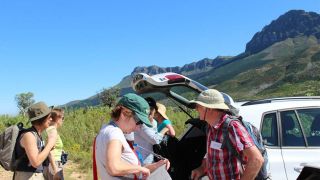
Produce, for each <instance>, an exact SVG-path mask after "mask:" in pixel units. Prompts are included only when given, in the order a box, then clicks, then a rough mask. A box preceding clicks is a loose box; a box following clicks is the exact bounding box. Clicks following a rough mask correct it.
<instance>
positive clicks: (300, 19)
mask: <svg viewBox="0 0 320 180" xmlns="http://www.w3.org/2000/svg"><path fill="white" fill-rule="evenodd" d="M310 35H314V36H315V37H317V38H318V39H320V15H319V14H317V13H315V12H305V11H304V10H290V11H288V12H286V13H285V14H283V15H281V16H279V18H277V19H276V20H273V21H272V22H271V23H270V24H269V25H267V26H265V27H264V28H263V29H262V30H261V31H260V32H257V33H256V34H255V35H254V36H253V38H252V39H251V40H250V41H249V42H248V43H247V45H246V51H245V53H246V54H254V53H257V52H259V51H261V50H263V49H265V48H267V47H269V46H270V45H272V44H274V43H276V42H280V41H283V40H285V39H287V38H294V37H297V36H310Z"/></svg>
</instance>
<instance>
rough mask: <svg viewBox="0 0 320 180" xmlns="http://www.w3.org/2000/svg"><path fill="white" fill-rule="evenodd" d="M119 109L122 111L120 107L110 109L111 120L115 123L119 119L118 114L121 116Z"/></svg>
mask: <svg viewBox="0 0 320 180" xmlns="http://www.w3.org/2000/svg"><path fill="white" fill-rule="evenodd" d="M121 109H122V106H116V107H115V108H114V109H112V111H111V118H112V119H113V120H114V121H117V120H118V119H119V117H120V114H121Z"/></svg>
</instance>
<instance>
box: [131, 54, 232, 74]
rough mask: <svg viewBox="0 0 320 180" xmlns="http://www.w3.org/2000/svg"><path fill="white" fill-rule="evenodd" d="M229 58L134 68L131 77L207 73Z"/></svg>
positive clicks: (221, 57) (222, 57) (219, 57)
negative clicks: (180, 64) (141, 74)
mask: <svg viewBox="0 0 320 180" xmlns="http://www.w3.org/2000/svg"><path fill="white" fill-rule="evenodd" d="M231 58H232V57H231V56H217V57H216V58H215V59H209V58H204V59H202V60H200V61H197V62H192V63H190V64H186V65H184V66H182V67H179V66H175V67H159V66H156V65H152V66H148V67H141V66H138V67H135V68H134V70H133V71H132V73H131V75H134V74H137V73H146V74H150V75H154V74H159V73H165V72H175V73H179V74H192V73H193V72H199V71H207V70H210V69H212V68H215V67H218V66H220V65H222V64H224V63H226V62H227V60H229V59H231Z"/></svg>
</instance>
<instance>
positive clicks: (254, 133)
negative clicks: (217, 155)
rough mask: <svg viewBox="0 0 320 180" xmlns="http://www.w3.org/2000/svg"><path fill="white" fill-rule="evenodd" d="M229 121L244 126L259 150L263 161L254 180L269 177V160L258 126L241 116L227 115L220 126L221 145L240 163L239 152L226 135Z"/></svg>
mask: <svg viewBox="0 0 320 180" xmlns="http://www.w3.org/2000/svg"><path fill="white" fill-rule="evenodd" d="M231 121H239V122H241V124H242V125H243V126H244V127H245V129H246V130H247V131H248V133H249V135H250V137H251V138H252V140H253V142H254V144H255V145H256V147H257V148H258V150H259V151H260V153H261V155H262V157H263V159H264V162H263V164H262V167H261V169H260V171H259V173H258V174H257V177H256V178H255V179H256V180H261V179H269V178H271V176H270V172H269V171H270V169H269V160H268V154H267V150H266V148H265V146H264V144H263V140H262V135H261V133H260V131H259V130H258V128H256V127H255V126H254V125H252V124H251V123H250V122H247V121H243V120H242V117H241V116H228V117H227V118H226V120H225V122H224V124H223V127H222V133H223V139H224V140H223V142H222V147H226V148H227V149H228V150H230V151H231V154H232V155H234V156H236V157H237V158H238V159H239V160H240V162H241V163H242V159H241V157H240V155H239V153H238V152H237V151H236V150H235V148H234V147H233V145H232V143H231V141H230V139H229V136H228V127H229V126H230V123H231Z"/></svg>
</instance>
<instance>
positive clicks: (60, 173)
mask: <svg viewBox="0 0 320 180" xmlns="http://www.w3.org/2000/svg"><path fill="white" fill-rule="evenodd" d="M55 163H56V167H57V171H58V172H57V173H56V177H58V178H59V179H61V180H64V177H63V165H62V163H61V161H55ZM44 174H45V177H46V179H48V180H53V176H54V172H53V169H52V166H51V164H49V166H46V167H45V169H44Z"/></svg>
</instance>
